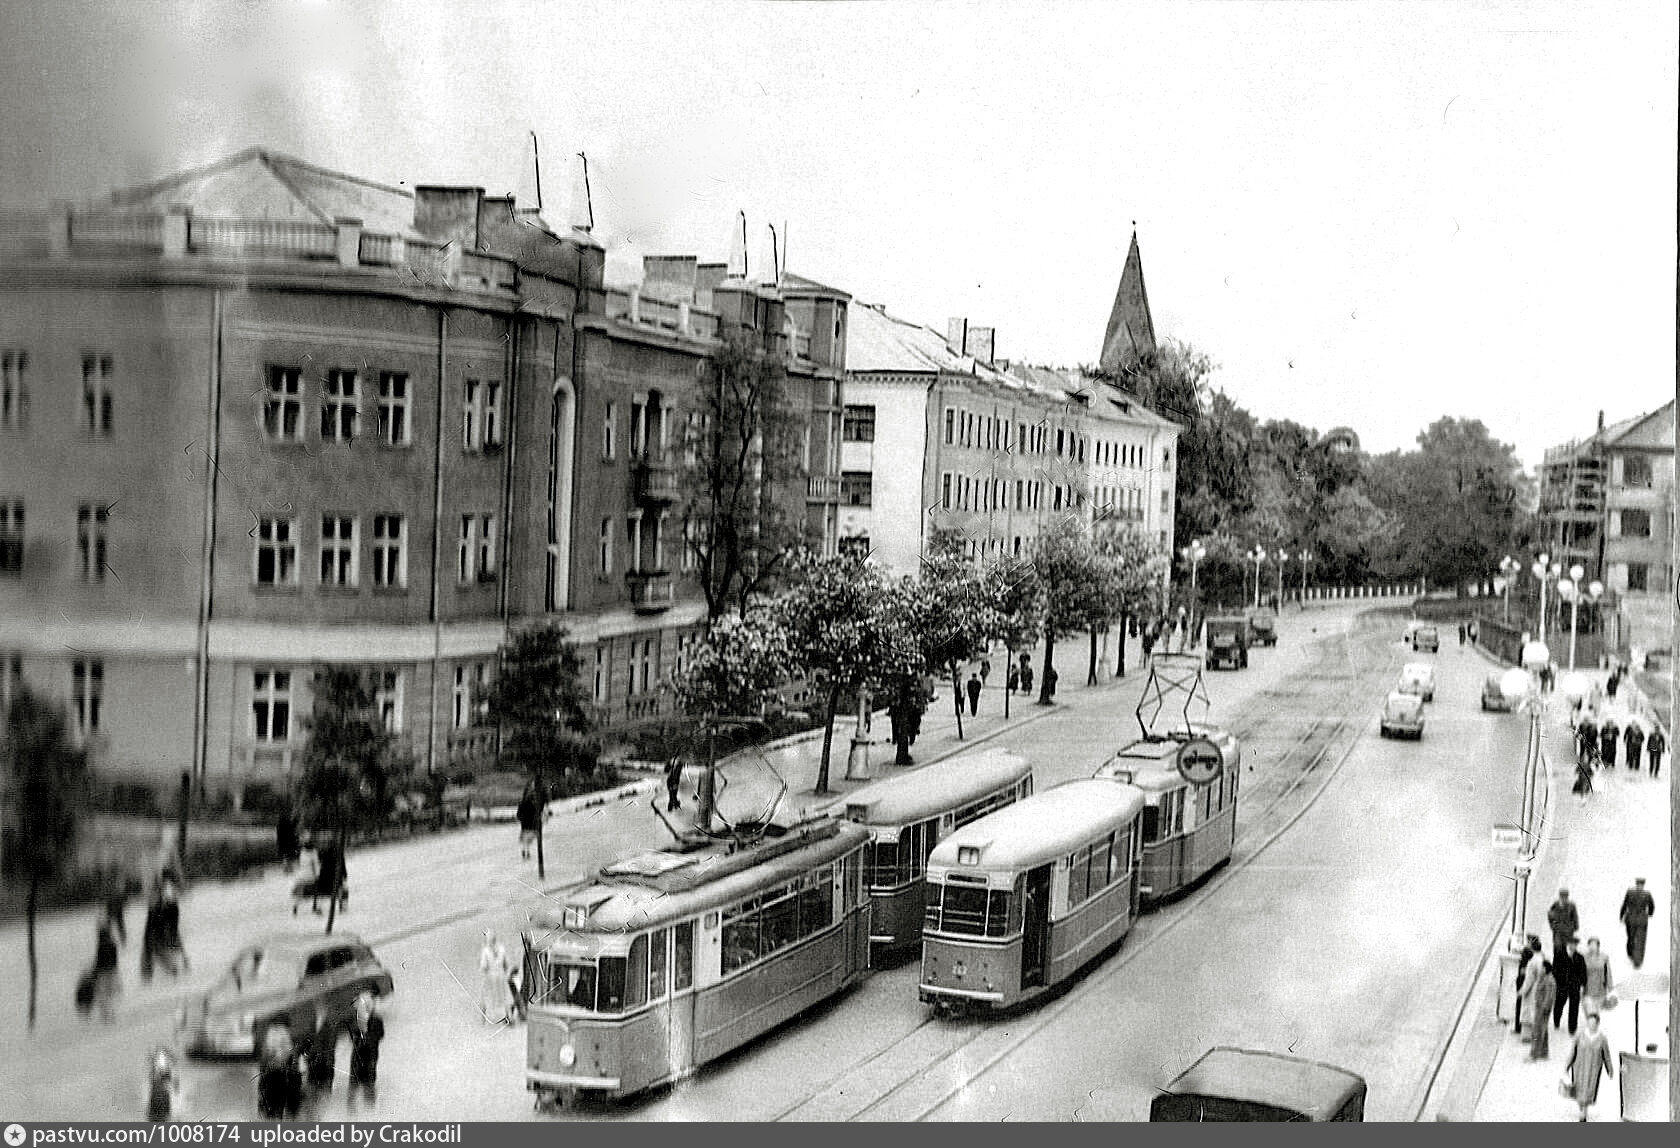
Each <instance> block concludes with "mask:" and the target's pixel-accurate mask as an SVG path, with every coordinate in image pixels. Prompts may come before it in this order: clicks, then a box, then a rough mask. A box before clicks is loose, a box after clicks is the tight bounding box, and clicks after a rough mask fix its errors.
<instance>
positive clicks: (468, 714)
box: [450, 665, 473, 729]
mask: <svg viewBox="0 0 1680 1148" xmlns="http://www.w3.org/2000/svg"><path fill="white" fill-rule="evenodd" d="M450 702H451V709H450V717H451V724H452V725H453V726H454V727H455V728H456V729H466V728H467V727H468V726H470V725H472V724H473V696H472V678H471V677H470V676H469V675H468V673H467V667H466V666H464V665H463V666H456V667H455V688H454V690H453V691H452V692H451V694H450Z"/></svg>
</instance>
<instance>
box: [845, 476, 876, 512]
mask: <svg viewBox="0 0 1680 1148" xmlns="http://www.w3.org/2000/svg"><path fill="white" fill-rule="evenodd" d="M874 490H875V476H874V475H873V474H872V473H871V472H869V471H867V470H848V471H845V472H844V473H842V474H841V475H840V504H841V505H842V506H872V505H874Z"/></svg>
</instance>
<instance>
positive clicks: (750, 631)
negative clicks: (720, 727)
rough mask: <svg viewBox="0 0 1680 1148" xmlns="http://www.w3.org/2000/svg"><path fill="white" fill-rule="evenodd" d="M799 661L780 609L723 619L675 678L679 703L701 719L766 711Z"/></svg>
mask: <svg viewBox="0 0 1680 1148" xmlns="http://www.w3.org/2000/svg"><path fill="white" fill-rule="evenodd" d="M795 665H796V659H795V656H794V649H793V642H792V635H790V634H789V633H788V631H787V628H786V627H785V626H784V625H783V624H782V621H781V618H780V617H779V616H778V615H777V614H776V612H774V611H772V610H769V609H758V610H753V611H752V612H750V613H748V614H747V615H746V616H745V617H736V616H733V615H729V616H725V617H722V618H719V619H718V620H717V622H716V623H714V624H713V626H712V629H711V632H710V633H708V634H707V635H706V636H705V638H704V639H703V640H702V641H701V642H700V643H699V645H698V646H696V647H695V649H694V650H693V652H692V653H691V654H690V655H689V658H688V662H687V665H686V666H685V667H684V669H683V671H682V672H681V673H679V674H677V675H676V676H675V678H674V679H673V685H674V686H675V688H676V693H677V701H678V704H679V705H681V706H682V709H683V712H684V713H687V714H690V715H691V716H693V717H697V718H715V717H724V716H730V717H744V716H752V715H755V714H758V713H761V712H762V711H763V709H764V706H765V702H766V700H767V699H768V698H769V697H770V696H771V694H772V693H773V692H774V690H775V689H776V688H777V687H778V686H780V685H781V684H782V683H783V682H785V681H787V679H788V678H789V677H790V676H791V675H792V674H793V672H794V669H795Z"/></svg>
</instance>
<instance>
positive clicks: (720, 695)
mask: <svg viewBox="0 0 1680 1148" xmlns="http://www.w3.org/2000/svg"><path fill="white" fill-rule="evenodd" d="M794 666H795V658H794V651H793V645H792V638H791V635H790V634H789V633H788V631H787V629H786V627H784V626H783V625H782V622H781V619H780V618H779V617H778V616H777V615H776V614H775V613H774V612H773V611H771V610H768V609H759V610H754V611H752V612H751V613H748V614H747V615H745V616H743V617H734V616H725V617H722V618H719V619H718V620H717V621H716V622H715V623H714V624H713V626H712V628H711V631H710V632H709V633H708V634H707V635H706V636H705V638H704V639H703V640H702V641H701V642H700V644H699V645H698V646H697V647H696V648H695V649H694V651H693V652H692V653H691V654H690V655H689V659H688V662H687V664H686V665H685V666H684V667H683V669H682V671H681V672H680V673H678V674H677V675H676V676H675V677H674V678H673V679H672V684H673V686H674V687H675V689H676V693H677V703H678V704H679V705H680V706H681V707H682V709H683V712H684V713H687V714H689V715H691V716H693V717H695V718H698V719H699V720H700V725H701V732H702V733H703V734H704V735H705V737H706V765H705V770H706V772H705V775H704V776H703V777H702V779H701V783H700V809H699V815H698V817H697V818H696V824H698V825H699V826H700V828H701V829H707V828H709V827H710V826H711V823H712V810H713V803H714V801H715V800H716V795H717V787H716V784H715V780H714V777H715V775H714V771H715V769H716V768H717V760H716V756H715V753H714V746H715V741H714V735H715V732H716V729H717V725H718V722H719V720H720V719H724V718H739V717H748V716H752V715H754V714H757V713H760V712H761V711H762V710H763V708H764V703H765V700H766V699H767V698H769V697H770V696H771V694H772V692H773V691H774V690H775V689H776V687H777V686H779V685H781V684H782V683H783V682H784V681H786V680H787V679H788V677H789V675H790V674H791V673H792V672H793V670H794Z"/></svg>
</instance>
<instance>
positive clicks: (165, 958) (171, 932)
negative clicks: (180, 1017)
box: [140, 879, 192, 984]
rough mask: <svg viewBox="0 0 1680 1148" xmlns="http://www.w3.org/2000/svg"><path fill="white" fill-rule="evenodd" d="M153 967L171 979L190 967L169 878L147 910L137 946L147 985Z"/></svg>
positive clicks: (176, 897)
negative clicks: (142, 931) (165, 973)
mask: <svg viewBox="0 0 1680 1148" xmlns="http://www.w3.org/2000/svg"><path fill="white" fill-rule="evenodd" d="M154 967H161V968H162V969H163V970H164V971H165V972H167V973H168V974H169V975H170V976H172V977H178V976H180V975H181V973H182V971H183V970H186V969H190V968H191V967H192V962H191V961H189V960H188V959H187V949H186V946H185V945H184V944H183V943H182V941H181V902H180V900H179V898H178V896H177V893H176V887H175V882H174V881H172V880H168V879H165V880H164V882H163V884H162V885H161V886H160V887H159V888H158V891H157V896H156V897H155V898H154V899H153V901H152V903H151V905H150V906H148V907H147V909H146V928H145V933H144V935H143V936H142V938H141V943H140V979H141V980H143V981H145V982H147V983H148V984H149V983H150V982H151V979H152V969H153V968H154Z"/></svg>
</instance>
